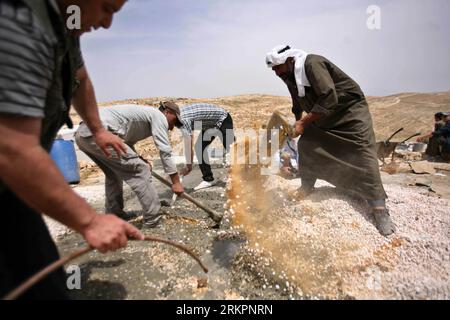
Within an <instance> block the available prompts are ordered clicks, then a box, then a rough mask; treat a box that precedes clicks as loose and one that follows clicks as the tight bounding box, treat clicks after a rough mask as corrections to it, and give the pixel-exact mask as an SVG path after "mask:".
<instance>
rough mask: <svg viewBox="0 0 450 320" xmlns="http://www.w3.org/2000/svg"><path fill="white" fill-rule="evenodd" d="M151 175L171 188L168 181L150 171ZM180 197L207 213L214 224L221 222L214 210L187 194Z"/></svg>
mask: <svg viewBox="0 0 450 320" xmlns="http://www.w3.org/2000/svg"><path fill="white" fill-rule="evenodd" d="M152 175H153V176H154V177H155V178H156V179H158V180H159V181H161V182H162V183H163V184H165V185H166V186H168V187H169V188H172V184H171V183H170V182H169V181H167V180H166V179H164V178H163V177H161V176H160V175H159V174H157V173H156V172H155V171H152ZM180 197H182V198H184V199H186V200H188V201H190V202H192V203H193V204H195V205H196V206H197V207H199V208H200V209H202V210H204V211H206V213H208V215H209V217H210V218H211V219H213V220H214V222H217V223H219V222H220V221H222V218H223V216H222V215H221V214H220V213H218V212H216V211H214V210H212V209H210V208H208V207H207V206H205V205H204V204H203V203H201V202H200V201H198V200H195V199H194V198H192V197H191V196H190V195H188V194H187V193H183V194H181V195H180Z"/></svg>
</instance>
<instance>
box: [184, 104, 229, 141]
mask: <svg viewBox="0 0 450 320" xmlns="http://www.w3.org/2000/svg"><path fill="white" fill-rule="evenodd" d="M228 115H229V113H228V111H227V110H225V109H224V108H221V107H219V106H216V105H214V104H208V103H194V104H189V105H186V106H184V107H182V108H181V122H182V124H183V127H182V130H183V129H184V130H185V131H186V132H188V133H189V134H191V133H192V131H194V130H197V129H201V130H208V129H212V128H220V126H221V125H222V122H223V121H224V120H225V119H226V118H227V117H228Z"/></svg>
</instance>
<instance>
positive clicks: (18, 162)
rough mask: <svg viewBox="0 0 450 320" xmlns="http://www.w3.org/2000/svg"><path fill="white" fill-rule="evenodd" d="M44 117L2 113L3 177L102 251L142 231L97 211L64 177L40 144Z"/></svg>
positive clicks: (38, 207)
mask: <svg viewBox="0 0 450 320" xmlns="http://www.w3.org/2000/svg"><path fill="white" fill-rule="evenodd" d="M40 131H41V119H39V118H30V117H17V116H9V115H1V114H0V178H1V180H2V181H3V182H4V183H5V184H6V185H7V186H8V187H9V188H10V189H11V190H12V191H13V192H14V193H15V194H16V195H17V196H18V197H20V198H21V199H22V200H23V201H24V202H25V203H26V204H27V205H28V206H30V207H31V208H33V209H35V210H36V211H37V212H43V213H45V214H47V215H48V216H50V217H52V218H54V219H55V220H58V221H59V222H61V223H63V224H65V225H67V226H68V227H70V228H72V229H74V230H76V231H78V232H79V233H81V234H82V235H83V236H84V237H85V238H86V240H87V241H88V242H89V244H91V245H92V246H93V247H94V248H97V249H99V250H100V251H102V252H105V251H107V250H114V249H117V248H120V247H123V246H125V245H126V242H127V236H130V237H137V238H140V237H141V234H140V232H139V231H138V230H137V229H135V228H134V227H132V226H131V225H128V224H126V223H125V222H124V221H122V220H120V219H118V218H116V217H115V216H111V215H97V214H96V212H95V211H94V210H93V209H92V208H91V207H90V206H89V204H88V203H87V202H86V201H85V200H84V199H83V198H81V197H80V196H78V195H77V194H76V193H75V192H74V191H72V189H71V188H70V187H69V186H68V185H67V183H66V182H65V181H64V178H63V176H62V175H61V173H60V172H59V170H58V168H57V167H56V166H55V164H54V162H53V161H52V159H51V158H50V156H49V155H48V153H47V152H46V151H45V150H44V149H43V148H42V147H41V146H40V141H39V133H40Z"/></svg>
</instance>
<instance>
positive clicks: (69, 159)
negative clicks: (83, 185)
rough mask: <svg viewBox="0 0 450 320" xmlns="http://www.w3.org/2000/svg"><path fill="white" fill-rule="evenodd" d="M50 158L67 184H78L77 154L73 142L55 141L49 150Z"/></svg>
mask: <svg viewBox="0 0 450 320" xmlns="http://www.w3.org/2000/svg"><path fill="white" fill-rule="evenodd" d="M50 156H51V158H52V159H53V161H54V162H55V163H56V165H57V166H58V168H59V171H61V173H62V174H63V176H64V179H65V180H66V182H68V183H73V184H77V183H79V182H80V170H79V168H78V161H77V154H76V152H75V146H74V144H73V141H68V140H61V139H56V140H55V141H54V142H53V145H52V148H51V150H50Z"/></svg>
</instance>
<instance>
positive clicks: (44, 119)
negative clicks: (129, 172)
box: [0, 0, 143, 299]
mask: <svg viewBox="0 0 450 320" xmlns="http://www.w3.org/2000/svg"><path fill="white" fill-rule="evenodd" d="M124 3H125V0H96V1H85V0H70V1H65V0H0V207H1V210H2V226H3V228H2V232H1V233H0V297H3V295H4V294H6V293H7V292H9V291H10V290H12V289H13V288H15V287H16V286H18V285H19V284H20V283H22V282H23V281H24V280H26V279H27V278H28V277H30V276H31V275H32V274H34V273H36V272H37V271H39V270H41V269H42V268H44V267H45V266H47V265H49V264H50V263H51V262H54V261H55V260H57V259H58V258H59V255H58V250H57V248H56V246H55V243H54V242H53V240H52V238H51V236H50V234H49V231H48V229H47V226H46V224H45V222H44V220H43V218H42V213H45V214H46V215H48V216H50V217H52V218H54V219H56V220H58V221H59V222H61V223H63V224H65V225H67V226H68V227H70V228H72V229H73V230H75V231H77V232H79V233H80V234H81V235H82V236H83V237H84V238H85V239H86V241H87V242H88V244H89V245H90V246H92V247H93V248H95V249H98V250H99V251H101V252H106V251H109V250H116V249H119V248H122V247H124V246H126V244H127V240H128V238H138V239H142V238H143V236H142V234H141V233H140V232H139V230H137V229H136V228H135V227H134V226H132V225H130V224H128V223H126V222H125V221H123V220H121V219H119V218H118V217H116V216H114V215H110V214H102V215H99V214H97V213H96V211H95V210H94V209H93V208H92V207H91V206H90V205H89V204H88V203H87V202H86V201H85V200H84V199H83V198H81V197H80V196H79V195H77V194H76V193H75V192H74V191H73V190H72V189H71V188H70V186H69V185H67V183H66V182H65V181H64V178H63V176H62V174H61V173H60V172H59V170H58V168H57V167H56V165H55V163H54V162H53V161H52V160H51V158H50V156H49V155H48V150H49V149H50V147H51V144H52V142H53V139H54V138H55V135H56V133H57V131H58V130H59V128H60V127H61V126H62V125H63V124H64V123H68V124H70V121H69V120H68V114H69V108H70V104H71V103H72V105H73V106H74V108H75V109H76V111H77V112H78V114H79V115H80V116H81V117H82V118H83V120H84V122H85V123H86V124H87V125H88V127H89V129H90V130H91V131H92V132H93V136H94V139H95V142H96V143H97V145H98V146H99V147H100V148H101V149H102V150H103V151H104V152H105V153H107V150H108V149H110V148H112V149H114V150H115V151H116V153H118V154H123V153H124V152H125V151H126V149H125V146H124V144H123V142H122V141H121V139H120V138H119V137H117V136H115V135H113V134H112V133H110V132H109V131H107V130H106V129H105V128H104V127H103V126H102V124H101V122H100V119H99V115H98V108H97V102H96V100H95V94H94V88H93V86H92V82H91V81H90V78H89V75H88V72H87V69H86V67H85V66H84V64H83V60H82V57H81V53H80V50H79V48H77V46H78V43H79V42H78V36H80V35H81V34H82V33H83V32H87V31H89V30H91V28H95V29H97V28H101V27H103V28H109V26H110V25H111V22H112V18H113V15H114V13H116V12H117V11H119V10H120V9H121V8H122V6H123V5H124ZM72 4H73V5H78V6H79V7H80V10H81V28H80V29H79V30H78V29H75V30H73V31H69V30H67V28H66V24H65V17H66V12H67V9H68V7H69V5H72ZM75 79H76V80H77V81H75ZM76 82H78V89H76V87H77V86H76V85H75V84H76ZM67 293H68V292H67V286H66V281H65V275H64V271H63V269H62V268H59V269H58V270H56V271H54V272H53V273H51V274H50V275H49V276H47V277H46V278H45V279H43V280H42V281H41V282H39V283H37V284H36V285H35V286H33V287H32V288H31V289H30V290H28V291H27V292H26V294H25V295H24V296H22V298H28V299H64V298H67V297H68V296H67Z"/></svg>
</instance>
